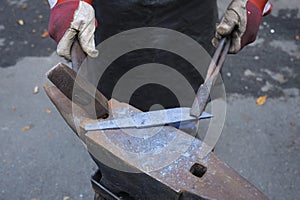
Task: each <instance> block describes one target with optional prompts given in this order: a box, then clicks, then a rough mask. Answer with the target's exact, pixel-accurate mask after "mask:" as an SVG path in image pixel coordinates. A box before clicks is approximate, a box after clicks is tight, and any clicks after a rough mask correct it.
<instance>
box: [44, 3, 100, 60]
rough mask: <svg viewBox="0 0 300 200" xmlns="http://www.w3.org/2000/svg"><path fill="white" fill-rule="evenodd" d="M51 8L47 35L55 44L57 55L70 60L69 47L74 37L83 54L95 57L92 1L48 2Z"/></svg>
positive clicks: (94, 24) (96, 52)
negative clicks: (76, 38)
mask: <svg viewBox="0 0 300 200" xmlns="http://www.w3.org/2000/svg"><path fill="white" fill-rule="evenodd" d="M48 1H49V3H50V6H51V12H50V21H49V27H48V30H49V34H50V36H51V37H52V38H53V39H54V40H55V41H56V42H57V53H58V55H60V56H63V57H65V58H66V59H67V60H71V47H72V44H73V42H74V39H75V37H76V36H78V40H79V43H80V45H81V47H82V49H83V51H84V52H85V53H87V54H88V55H89V56H91V57H97V56H98V51H97V50H96V48H95V39H94V32H95V27H96V20H95V12H94V8H93V7H92V6H91V4H92V0H84V1H80V0H48Z"/></svg>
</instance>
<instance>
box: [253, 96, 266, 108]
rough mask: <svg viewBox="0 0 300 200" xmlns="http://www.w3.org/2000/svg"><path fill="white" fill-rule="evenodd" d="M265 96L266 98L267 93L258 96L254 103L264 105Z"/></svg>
mask: <svg viewBox="0 0 300 200" xmlns="http://www.w3.org/2000/svg"><path fill="white" fill-rule="evenodd" d="M267 98H268V96H267V95H265V96H261V97H258V98H257V99H256V104H257V105H258V106H262V105H264V104H265V103H266V101H267Z"/></svg>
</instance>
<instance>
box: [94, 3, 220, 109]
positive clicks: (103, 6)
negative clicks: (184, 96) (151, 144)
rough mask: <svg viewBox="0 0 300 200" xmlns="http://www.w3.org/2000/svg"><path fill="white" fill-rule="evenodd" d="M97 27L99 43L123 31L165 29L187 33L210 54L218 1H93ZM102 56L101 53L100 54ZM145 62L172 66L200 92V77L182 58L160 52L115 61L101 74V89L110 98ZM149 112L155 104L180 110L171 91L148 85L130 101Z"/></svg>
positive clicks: (138, 53)
mask: <svg viewBox="0 0 300 200" xmlns="http://www.w3.org/2000/svg"><path fill="white" fill-rule="evenodd" d="M94 8H95V11H96V18H97V20H98V28H97V30H96V34H95V36H96V43H97V44H99V43H100V42H102V41H104V40H105V39H107V38H109V37H111V36H113V35H115V34H118V33H120V32H123V31H126V30H129V29H134V28H140V27H162V28H168V29H172V30H176V31H179V32H181V33H184V34H186V35H188V36H190V37H192V38H193V39H194V40H196V41H197V42H198V43H200V44H201V45H202V46H203V47H204V48H205V49H206V50H207V51H208V52H209V53H210V54H212V52H213V51H214V48H213V46H212V45H211V39H212V37H213V35H214V31H215V23H216V21H217V19H218V14H217V5H216V0H94ZM100 54H101V52H100ZM146 63H161V64H165V65H167V66H171V67H173V68H174V69H176V70H177V71H179V72H180V73H181V74H183V75H184V77H185V78H186V79H187V80H188V81H189V83H190V84H191V85H192V87H193V89H194V90H195V91H197V89H198V87H199V86H200V84H201V83H202V82H203V78H202V77H201V75H200V74H199V73H198V72H197V71H196V70H195V69H194V67H193V66H191V64H190V63H188V62H187V61H186V60H184V59H183V58H181V57H179V56H178V55H174V54H172V53H170V52H167V51H163V50H157V49H144V50H137V51H133V52H130V53H127V54H125V55H123V56H121V57H120V58H118V59H117V60H115V61H114V62H113V63H112V64H111V65H110V66H109V68H108V69H107V70H106V71H105V73H104V74H103V75H102V77H101V79H100V82H99V85H98V89H99V90H100V91H101V92H102V93H103V94H104V95H105V96H106V97H107V98H111V95H112V91H113V89H114V87H115V85H116V83H117V82H118V80H119V79H120V78H121V77H122V76H123V75H124V74H125V73H126V72H127V71H129V70H130V69H132V68H133V67H135V66H138V65H141V64H146ZM129 103H130V104H131V105H134V106H135V107H137V108H139V109H141V110H143V111H146V110H148V109H149V108H150V107H151V106H152V105H154V104H160V105H162V106H163V107H165V108H170V107H178V106H179V105H178V104H179V102H178V100H177V99H176V96H175V95H174V94H172V91H170V90H168V88H165V87H163V86H161V85H158V84H147V85H145V86H143V87H140V88H139V89H138V90H136V91H135V92H134V93H133V94H132V96H131V99H130V102H129Z"/></svg>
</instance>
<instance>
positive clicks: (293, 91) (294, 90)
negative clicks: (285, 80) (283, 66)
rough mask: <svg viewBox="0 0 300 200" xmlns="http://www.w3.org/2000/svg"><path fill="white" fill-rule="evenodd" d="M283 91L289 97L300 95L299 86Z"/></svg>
mask: <svg viewBox="0 0 300 200" xmlns="http://www.w3.org/2000/svg"><path fill="white" fill-rule="evenodd" d="M283 93H284V95H285V96H288V97H298V96H299V95H300V91H299V89H298V88H289V89H283Z"/></svg>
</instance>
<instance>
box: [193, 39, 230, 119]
mask: <svg viewBox="0 0 300 200" xmlns="http://www.w3.org/2000/svg"><path fill="white" fill-rule="evenodd" d="M230 43H231V38H229V37H225V38H222V39H221V40H220V42H219V44H218V47H217V49H216V51H215V53H214V55H213V57H212V60H211V62H210V64H209V67H208V70H207V74H206V78H205V80H204V83H203V84H201V86H200V87H199V89H198V92H197V94H196V97H195V100H194V102H193V105H192V108H191V111H190V115H192V116H195V117H199V116H200V115H201V114H202V112H203V111H204V109H205V107H206V105H207V103H208V101H209V98H210V91H211V88H212V86H213V85H214V83H215V81H216V79H217V77H218V74H219V72H220V70H221V68H222V65H223V63H224V61H225V58H226V55H227V54H228V50H229V47H230Z"/></svg>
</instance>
